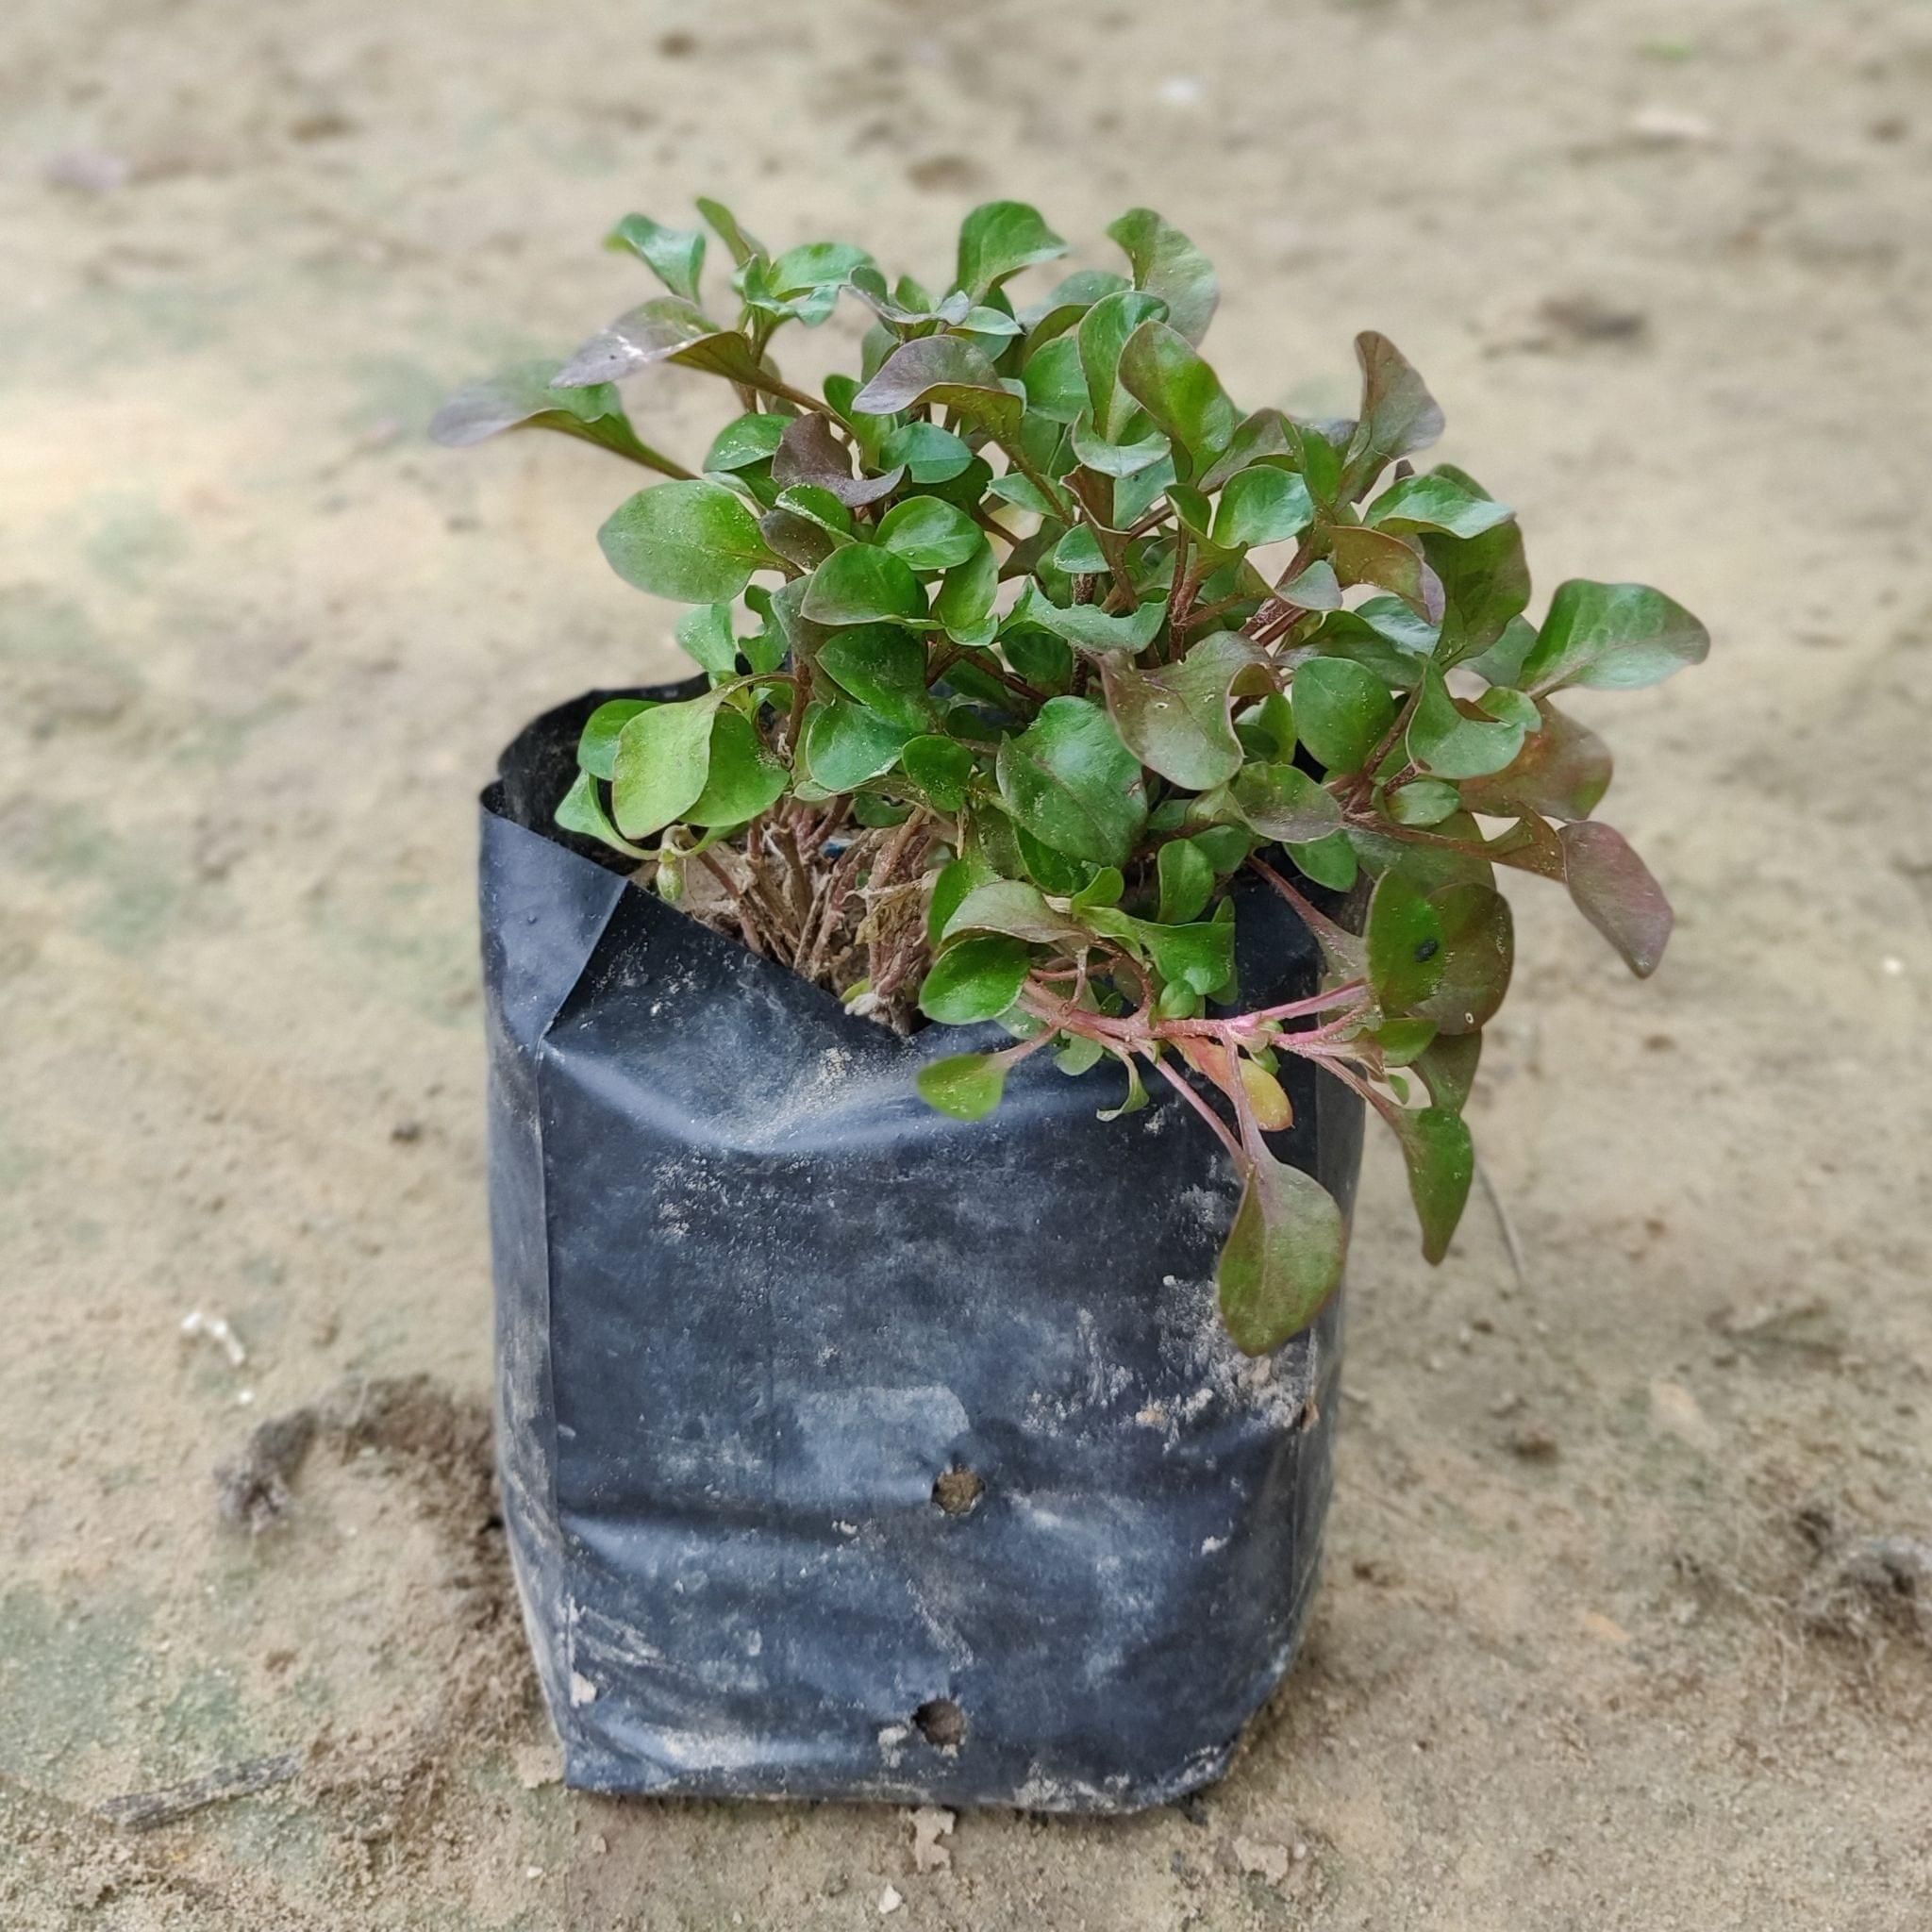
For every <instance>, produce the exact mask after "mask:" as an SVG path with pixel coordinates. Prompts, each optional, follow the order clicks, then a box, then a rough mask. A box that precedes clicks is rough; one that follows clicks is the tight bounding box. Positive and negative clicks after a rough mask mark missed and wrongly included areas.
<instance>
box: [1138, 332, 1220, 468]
mask: <svg viewBox="0 0 1932 1932" xmlns="http://www.w3.org/2000/svg"><path fill="white" fill-rule="evenodd" d="M1120 379H1121V382H1122V384H1123V386H1124V388H1125V389H1126V391H1127V392H1128V394H1130V395H1131V396H1133V397H1134V398H1135V399H1136V401H1138V402H1139V403H1140V405H1141V408H1143V409H1145V410H1146V411H1147V413H1148V414H1149V415H1150V416H1151V417H1153V419H1154V420H1155V422H1156V423H1157V424H1158V425H1159V426H1160V428H1161V429H1163V430H1164V431H1165V432H1166V433H1167V435H1168V436H1169V437H1171V438H1172V439H1173V440H1174V442H1176V443H1178V444H1179V445H1180V447H1181V448H1182V449H1184V450H1186V451H1187V452H1188V454H1189V455H1190V456H1191V458H1193V459H1194V464H1195V467H1196V468H1200V469H1205V468H1206V467H1207V466H1208V463H1210V462H1211V461H1212V460H1213V459H1214V458H1215V457H1216V456H1217V455H1218V454H1219V453H1220V452H1221V451H1222V450H1223V449H1224V448H1225V447H1226V445H1227V441H1228V439H1229V438H1230V437H1232V436H1233V434H1234V432H1235V425H1237V424H1238V423H1239V422H1240V420H1241V418H1240V416H1239V414H1238V413H1237V411H1236V409H1235V407H1234V405H1233V404H1232V403H1231V402H1229V401H1228V399H1227V393H1226V391H1224V389H1223V388H1222V387H1221V378H1220V377H1219V376H1218V375H1215V373H1214V372H1213V370H1211V369H1210V368H1208V365H1207V363H1205V362H1204V361H1202V359H1201V358H1200V357H1199V356H1197V355H1196V354H1195V353H1194V350H1193V348H1192V346H1191V344H1190V343H1189V341H1188V340H1187V338H1186V337H1185V336H1183V335H1180V334H1179V333H1177V332H1176V331H1175V330H1174V329H1172V328H1170V327H1169V326H1168V325H1167V324H1166V323H1164V322H1143V323H1142V324H1141V325H1140V327H1139V328H1137V329H1136V330H1135V331H1134V333H1133V334H1132V335H1131V336H1129V337H1128V338H1127V341H1126V345H1125V346H1124V348H1123V349H1122V351H1121V366H1120Z"/></svg>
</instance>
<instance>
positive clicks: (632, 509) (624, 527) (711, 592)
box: [597, 477, 777, 604]
mask: <svg viewBox="0 0 1932 1932" xmlns="http://www.w3.org/2000/svg"><path fill="white" fill-rule="evenodd" d="M597 541H598V542H599V543H600V544H601V545H602V546H603V550H604V555H605V556H606V557H607V558H609V560H610V566H611V568H612V569H613V570H615V571H616V573H617V574H618V575H619V576H621V577H622V578H623V579H624V580H625V583H627V584H635V585H636V586H637V588H638V589H639V590H641V591H650V592H651V593H652V595H654V596H658V597H674V598H675V599H677V601H678V602H680V603H684V604H728V603H729V602H730V601H731V600H732V599H733V598H734V597H736V596H737V595H738V593H739V592H740V591H741V590H743V589H744V587H745V585H746V584H748V583H749V582H750V581H751V575H752V573H753V572H754V571H758V570H765V569H769V568H772V567H774V566H775V564H776V562H777V558H774V556H773V555H772V552H771V551H770V549H769V548H767V546H766V543H765V540H764V537H763V535H762V533H761V532H760V531H759V529H758V519H757V517H755V516H754V515H753V514H752V512H751V510H750V509H749V508H747V507H746V504H745V502H744V499H743V498H742V497H741V496H740V495H738V494H737V492H736V491H731V490H727V489H726V488H725V487H724V484H722V483H713V482H710V481H708V480H707V479H706V478H703V477H697V478H693V479H692V480H691V481H690V482H688V483H686V482H678V483H658V484H654V485H653V486H652V487H651V488H650V489H648V490H640V491H638V493H637V494H636V495H635V496H633V497H631V498H630V499H629V500H628V501H627V502H625V503H622V504H620V505H619V506H618V507H617V508H616V509H615V510H613V511H612V512H611V514H610V517H609V519H608V522H607V523H606V524H605V525H604V527H603V528H602V529H601V530H599V531H598V533H597Z"/></svg>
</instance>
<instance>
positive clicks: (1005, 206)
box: [954, 201, 1067, 298]
mask: <svg viewBox="0 0 1932 1932" xmlns="http://www.w3.org/2000/svg"><path fill="white" fill-rule="evenodd" d="M1066 252H1067V244H1066V243H1065V242H1062V241H1061V240H1060V238H1059V237H1058V235H1056V234H1055V233H1054V231H1053V230H1052V229H1051V228H1049V227H1048V226H1047V225H1046V223H1045V220H1044V219H1043V218H1042V217H1041V212H1040V210H1039V209H1038V208H1029V207H1028V206H1027V204H1026V203H1025V202H1024V201H989V202H986V203H983V204H982V205H981V206H980V207H978V208H974V210H973V212H972V213H971V214H969V215H968V216H967V217H966V219H965V220H964V221H963V222H962V223H961V224H960V225H959V258H958V271H957V273H956V274H955V276H954V286H955V287H957V288H960V289H964V290H965V291H966V292H967V293H968V294H970V295H972V296H974V297H975V298H977V297H979V296H983V295H985V294H986V293H987V292H988V291H991V290H993V289H996V288H998V287H999V285H1000V284H1001V283H1002V282H1003V281H1005V280H1006V279H1007V278H1008V276H1009V275H1018V274H1019V273H1020V271H1021V270H1022V269H1023V268H1032V267H1033V266H1035V264H1037V263H1039V262H1042V261H1052V260H1053V259H1054V258H1056V257H1058V256H1061V255H1064V254H1065V253H1066Z"/></svg>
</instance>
